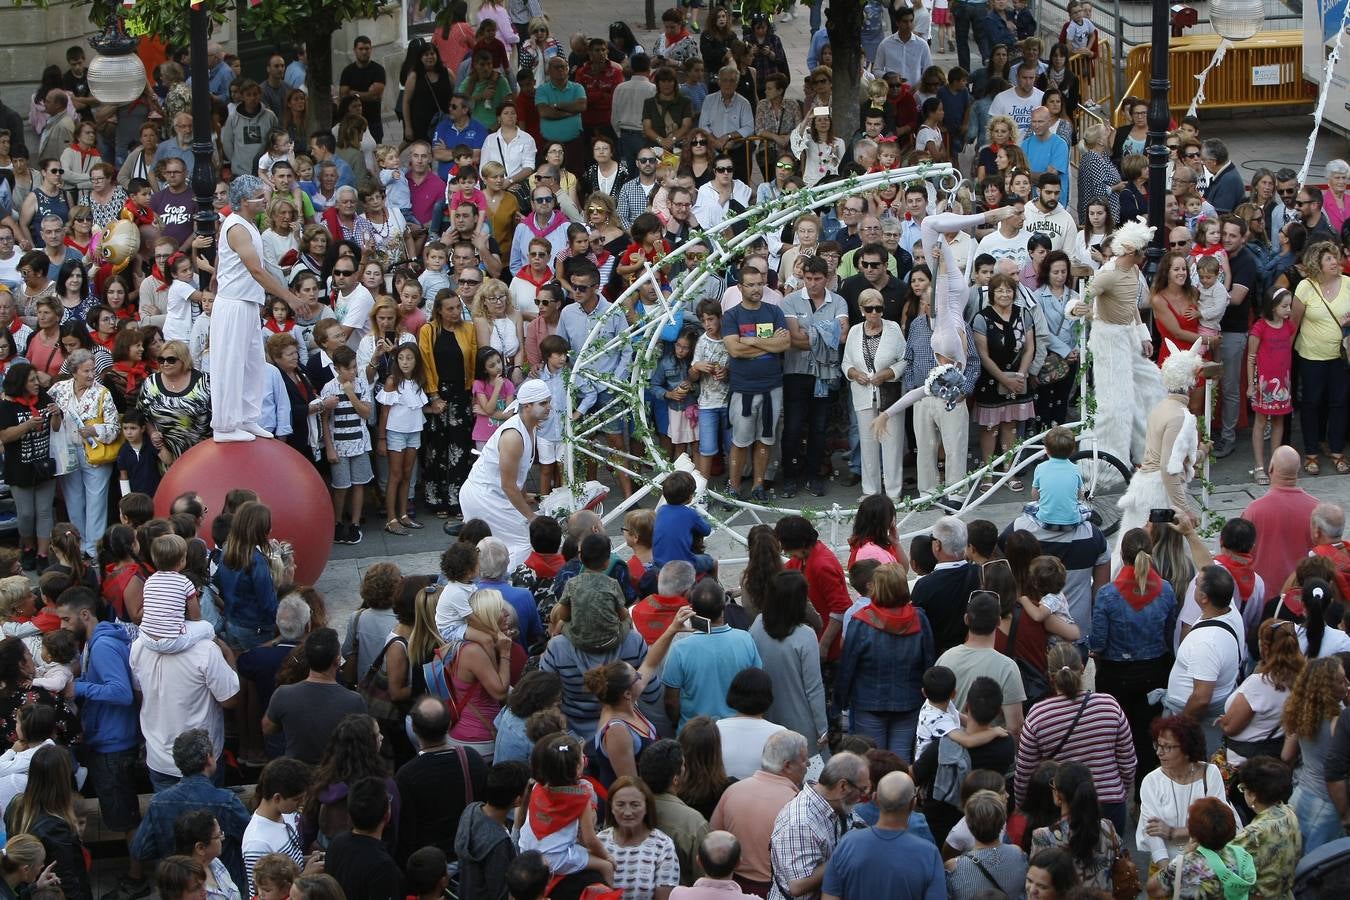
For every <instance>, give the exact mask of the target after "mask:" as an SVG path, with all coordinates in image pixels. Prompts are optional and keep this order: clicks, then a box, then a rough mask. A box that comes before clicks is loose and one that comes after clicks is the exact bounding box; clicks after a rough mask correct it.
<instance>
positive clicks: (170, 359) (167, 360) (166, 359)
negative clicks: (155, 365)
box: [159, 356, 178, 366]
mask: <svg viewBox="0 0 1350 900" xmlns="http://www.w3.org/2000/svg"><path fill="white" fill-rule="evenodd" d="M176 362H178V357H176V356H161V357H160V358H159V364H160V365H162V366H168V365H172V364H173V363H176Z"/></svg>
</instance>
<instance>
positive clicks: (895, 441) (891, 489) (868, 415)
mask: <svg viewBox="0 0 1350 900" xmlns="http://www.w3.org/2000/svg"><path fill="white" fill-rule="evenodd" d="M856 412H857V414H858V445H859V448H860V449H861V451H862V489H863V494H864V495H865V496H868V497H870V496H872V495H873V494H879V493H881V486H882V480H883V477H884V479H885V485H886V496H887V497H890V498H891V499H892V500H899V499H900V491H901V487H902V486H903V484H904V480H905V423H904V420H903V418H897V419H896V420H895V421H893V422H891V423H890V429H889V433H888V434H887V435H886V440H885V441H884V442H878V441H877V439H876V437H875V436H874V435H873V434H872V422H873V421H875V420H876V417H877V410H875V409H872V408H870V407H869V408H868V409H859V410H856Z"/></svg>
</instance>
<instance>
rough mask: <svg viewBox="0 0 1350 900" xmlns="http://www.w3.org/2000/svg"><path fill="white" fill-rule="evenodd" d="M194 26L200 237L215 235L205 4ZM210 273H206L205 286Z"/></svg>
mask: <svg viewBox="0 0 1350 900" xmlns="http://www.w3.org/2000/svg"><path fill="white" fill-rule="evenodd" d="M188 17H189V26H190V28H191V33H190V40H189V44H188V49H189V52H190V54H191V68H192V194H193V197H194V199H196V201H197V214H196V215H195V216H193V222H194V225H195V227H194V231H195V232H196V234H197V237H207V238H211V239H212V240H214V239H215V236H216V207H215V204H214V203H213V201H214V199H215V194H216V172H215V169H214V168H212V165H211V132H212V128H211V71H210V69H209V68H208V67H207V65H206V46H207V38H208V34H207V32H208V28H209V19H208V14H207V9H206V4H205V3H198V4H194V5H193V6H192V8H191V11H190V12H189V13H188ZM210 277H211V276H210V275H209V274H207V273H205V272H203V273H202V274H201V276H200V278H201V286H202V288H203V289H205V288H206V287H207V286H208V285H209V282H210Z"/></svg>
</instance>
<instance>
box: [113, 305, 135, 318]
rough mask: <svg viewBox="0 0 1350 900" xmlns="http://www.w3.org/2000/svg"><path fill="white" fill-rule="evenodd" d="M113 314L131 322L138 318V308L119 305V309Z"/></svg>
mask: <svg viewBox="0 0 1350 900" xmlns="http://www.w3.org/2000/svg"><path fill="white" fill-rule="evenodd" d="M113 314H114V315H116V316H117V318H118V319H120V320H121V321H123V322H130V321H131V320H133V319H135V318H136V310H134V309H132V308H131V307H130V306H119V307H118V308H117V309H115V310H113Z"/></svg>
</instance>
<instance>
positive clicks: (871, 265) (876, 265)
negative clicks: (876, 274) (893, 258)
mask: <svg viewBox="0 0 1350 900" xmlns="http://www.w3.org/2000/svg"><path fill="white" fill-rule="evenodd" d="M881 266H882V263H881V261H880V260H863V261H862V262H860V263H858V267H859V268H862V269H880V268H881Z"/></svg>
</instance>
